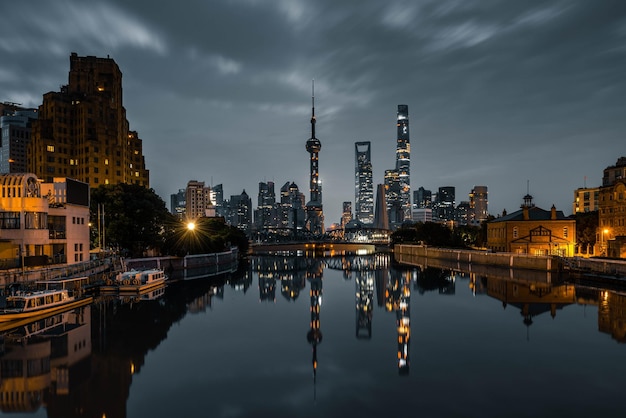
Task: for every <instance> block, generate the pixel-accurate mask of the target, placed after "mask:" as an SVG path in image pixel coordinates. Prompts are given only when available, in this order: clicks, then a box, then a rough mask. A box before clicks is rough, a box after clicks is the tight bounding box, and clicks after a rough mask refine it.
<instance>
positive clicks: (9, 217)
mask: <svg viewBox="0 0 626 418" xmlns="http://www.w3.org/2000/svg"><path fill="white" fill-rule="evenodd" d="M0 259H2V260H3V265H5V266H8V267H29V266H43V265H48V264H73V263H78V262H81V261H87V260H89V185H88V184H87V183H83V182H79V181H76V180H72V179H68V178H54V179H53V182H52V183H42V182H41V181H40V180H39V179H38V178H37V177H36V176H35V175H34V174H32V173H16V174H1V175H0Z"/></svg>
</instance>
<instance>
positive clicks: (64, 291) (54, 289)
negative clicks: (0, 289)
mask: <svg viewBox="0 0 626 418" xmlns="http://www.w3.org/2000/svg"><path fill="white" fill-rule="evenodd" d="M86 280H87V278H85V277H81V278H76V279H61V280H48V281H42V282H37V284H38V285H39V286H43V287H44V289H42V290H33V291H30V290H28V291H25V290H18V291H16V292H15V293H13V294H11V295H9V296H7V297H6V304H5V307H4V308H2V309H0V323H6V322H10V321H15V320H23V319H26V320H33V321H34V320H36V319H40V318H43V317H46V316H50V315H53V314H56V313H60V312H64V311H68V310H70V309H74V308H77V307H79V306H84V305H87V304H89V303H91V302H92V301H93V297H83V296H82V284H83V283H85V282H86Z"/></svg>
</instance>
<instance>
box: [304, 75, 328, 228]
mask: <svg viewBox="0 0 626 418" xmlns="http://www.w3.org/2000/svg"><path fill="white" fill-rule="evenodd" d="M311 105H312V106H311V138H309V139H308V141H306V150H307V152H308V153H309V154H310V181H309V191H310V193H311V200H310V201H309V203H307V204H306V228H307V229H308V230H309V232H311V233H312V234H313V235H322V234H323V233H324V212H323V210H322V190H321V186H320V182H319V166H318V153H319V152H320V150H321V149H322V143H321V142H320V140H319V139H317V138H316V137H315V84H312V95H311Z"/></svg>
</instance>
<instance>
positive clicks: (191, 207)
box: [185, 180, 215, 220]
mask: <svg viewBox="0 0 626 418" xmlns="http://www.w3.org/2000/svg"><path fill="white" fill-rule="evenodd" d="M185 213H186V217H187V219H192V220H193V219H197V218H201V217H214V216H215V205H214V204H213V202H212V200H211V188H210V187H205V185H204V182H203V181H198V180H189V182H188V183H187V188H186V189H185Z"/></svg>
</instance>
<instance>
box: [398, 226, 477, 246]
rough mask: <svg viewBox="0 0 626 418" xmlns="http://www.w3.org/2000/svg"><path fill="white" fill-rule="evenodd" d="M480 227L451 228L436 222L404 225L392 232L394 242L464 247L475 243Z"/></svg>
mask: <svg viewBox="0 0 626 418" xmlns="http://www.w3.org/2000/svg"><path fill="white" fill-rule="evenodd" d="M478 235H479V234H478V228H476V227H471V226H463V227H459V228H454V229H450V228H448V227H447V226H445V225H442V224H439V223H435V222H425V223H423V222H418V223H415V224H411V225H403V226H402V227H400V228H398V229H397V230H396V231H394V232H393V233H392V234H391V243H392V244H401V243H416V244H417V243H424V244H426V245H433V246H437V247H450V248H464V247H467V246H471V245H473V244H474V241H475V240H476V237H478Z"/></svg>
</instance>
